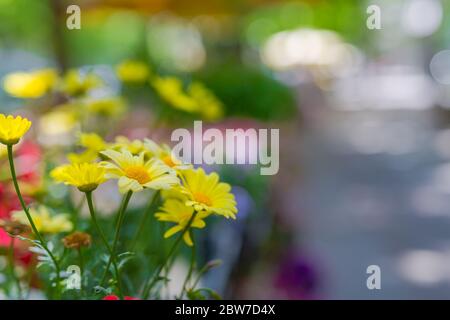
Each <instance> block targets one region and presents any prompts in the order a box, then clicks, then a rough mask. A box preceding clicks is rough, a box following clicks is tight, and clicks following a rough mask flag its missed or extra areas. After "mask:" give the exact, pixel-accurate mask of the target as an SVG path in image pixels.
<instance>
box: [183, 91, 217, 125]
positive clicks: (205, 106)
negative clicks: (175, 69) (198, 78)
mask: <svg viewBox="0 0 450 320" xmlns="http://www.w3.org/2000/svg"><path fill="white" fill-rule="evenodd" d="M188 93H189V95H190V96H191V97H192V98H194V99H195V100H196V101H197V103H198V105H199V112H200V114H201V115H202V117H203V118H204V119H205V120H210V121H214V120H219V119H220V118H222V117H223V113H224V112H223V104H222V102H221V101H220V100H219V99H218V98H217V97H216V96H215V95H214V93H212V92H211V91H210V90H209V89H208V88H206V87H205V86H204V85H203V84H202V83H200V82H193V83H191V84H190V85H189V88H188Z"/></svg>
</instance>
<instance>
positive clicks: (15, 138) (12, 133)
mask: <svg viewBox="0 0 450 320" xmlns="http://www.w3.org/2000/svg"><path fill="white" fill-rule="evenodd" d="M30 127H31V121H29V120H28V119H26V118H22V117H21V116H17V117H15V118H14V117H13V116H11V115H8V116H5V115H4V114H2V113H0V143H3V144H5V145H13V144H16V143H18V142H19V140H20V138H22V137H23V136H24V134H25V133H27V131H28V129H30Z"/></svg>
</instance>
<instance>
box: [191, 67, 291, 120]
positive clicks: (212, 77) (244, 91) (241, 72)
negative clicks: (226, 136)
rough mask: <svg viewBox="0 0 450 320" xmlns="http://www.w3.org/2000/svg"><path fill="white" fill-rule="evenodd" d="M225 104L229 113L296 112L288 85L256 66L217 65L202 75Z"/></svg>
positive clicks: (277, 115) (278, 115)
mask: <svg viewBox="0 0 450 320" xmlns="http://www.w3.org/2000/svg"><path fill="white" fill-rule="evenodd" d="M199 78H200V79H201V80H202V81H203V82H204V83H205V84H206V85H207V87H208V88H210V89H211V90H212V91H213V92H214V93H215V94H216V95H217V97H218V98H219V99H220V100H221V101H222V102H223V103H224V105H225V106H226V115H227V116H244V117H252V118H255V119H259V120H263V121H269V120H283V119H289V118H290V117H292V116H294V115H295V113H296V107H295V98H294V95H293V93H292V91H291V90H290V89H289V88H288V87H286V86H285V85H283V84H281V83H279V82H278V81H276V80H274V79H273V78H272V77H271V76H269V75H268V74H265V73H263V72H262V71H261V70H258V69H256V68H251V67H246V66H244V65H239V64H227V65H221V66H217V67H214V68H211V69H208V70H207V71H204V72H203V73H201V74H200V75H199Z"/></svg>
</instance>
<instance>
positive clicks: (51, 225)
mask: <svg viewBox="0 0 450 320" xmlns="http://www.w3.org/2000/svg"><path fill="white" fill-rule="evenodd" d="M29 211H30V215H31V218H32V219H33V222H34V224H35V225H36V228H37V230H38V231H39V232H42V233H60V232H69V231H71V230H72V229H73V224H72V222H71V221H70V219H69V215H68V214H56V215H51V214H50V212H49V210H48V208H47V207H45V206H38V207H36V208H30V209H29ZM12 220H13V221H15V222H20V223H22V224H25V225H28V226H29V225H30V223H29V221H28V219H27V216H26V214H25V212H24V211H14V212H13V213H12Z"/></svg>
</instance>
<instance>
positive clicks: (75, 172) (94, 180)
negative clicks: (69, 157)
mask: <svg viewBox="0 0 450 320" xmlns="http://www.w3.org/2000/svg"><path fill="white" fill-rule="evenodd" d="M105 173H106V170H105V168H104V167H103V166H101V165H100V164H99V163H74V164H65V165H62V166H59V167H56V168H55V169H53V170H52V171H51V172H50V176H51V177H52V178H53V179H54V180H55V181H57V182H60V183H64V184H66V185H72V186H75V187H77V188H78V190H80V191H81V192H90V191H93V190H95V189H96V188H97V187H98V186H99V185H100V184H102V183H103V182H105V181H106V177H105Z"/></svg>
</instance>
